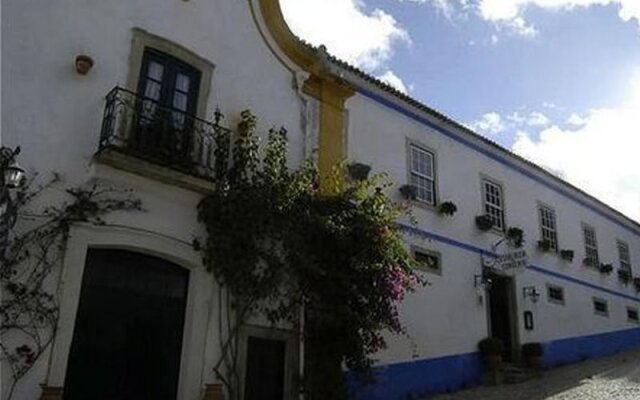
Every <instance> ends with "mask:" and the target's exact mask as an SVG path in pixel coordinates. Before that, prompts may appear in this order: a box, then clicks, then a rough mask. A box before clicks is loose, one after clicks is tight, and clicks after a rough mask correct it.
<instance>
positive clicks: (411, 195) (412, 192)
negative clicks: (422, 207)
mask: <svg viewBox="0 0 640 400" xmlns="http://www.w3.org/2000/svg"><path fill="white" fill-rule="evenodd" d="M398 190H399V191H400V194H402V196H403V197H404V198H405V199H407V200H415V199H416V195H417V194H418V189H417V188H416V187H415V186H413V185H409V184H406V185H402V186H400V189H398Z"/></svg>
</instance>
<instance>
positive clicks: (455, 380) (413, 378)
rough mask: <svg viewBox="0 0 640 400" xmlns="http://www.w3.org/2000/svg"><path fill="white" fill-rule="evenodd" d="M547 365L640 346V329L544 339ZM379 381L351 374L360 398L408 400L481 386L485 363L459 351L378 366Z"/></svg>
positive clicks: (601, 355) (562, 363)
mask: <svg viewBox="0 0 640 400" xmlns="http://www.w3.org/2000/svg"><path fill="white" fill-rule="evenodd" d="M543 346H544V349H545V351H544V366H545V367H546V368H549V367H556V366H560V365H564V364H569V363H573V362H578V361H583V360H586V359H589V358H597V357H604V356H608V355H611V354H616V353H619V352H622V351H627V350H631V349H634V348H637V347H638V346H640V328H634V329H625V330H621V331H615V332H607V333H599V334H595V335H586V336H576V337H571V338H566V339H559V340H552V341H549V342H544V343H543ZM374 371H375V375H376V378H377V380H376V382H375V383H374V384H371V385H368V386H367V385H363V384H358V383H356V382H355V379H354V378H353V377H352V376H349V375H348V379H349V383H350V388H351V389H352V391H353V393H354V395H355V398H356V399H357V400H405V399H419V398H423V397H425V396H428V395H431V394H436V393H445V392H451V391H455V390H460V389H464V388H466V387H469V386H474V385H478V384H479V383H480V381H481V377H482V371H483V365H482V359H481V356H480V354H479V353H467V354H457V355H452V356H446V357H439V358H431V359H426V360H418V361H408V362H402V363H396V364H388V365H382V366H379V367H376V368H374Z"/></svg>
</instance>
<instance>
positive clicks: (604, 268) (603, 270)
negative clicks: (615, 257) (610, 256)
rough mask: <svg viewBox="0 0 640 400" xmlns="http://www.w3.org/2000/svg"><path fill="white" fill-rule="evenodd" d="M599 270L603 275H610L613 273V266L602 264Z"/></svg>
mask: <svg viewBox="0 0 640 400" xmlns="http://www.w3.org/2000/svg"><path fill="white" fill-rule="evenodd" d="M599 270H600V273H601V274H607V275H609V274H610V273H611V272H613V265H611V264H604V263H602V264H600V268H599Z"/></svg>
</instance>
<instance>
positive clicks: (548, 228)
mask: <svg viewBox="0 0 640 400" xmlns="http://www.w3.org/2000/svg"><path fill="white" fill-rule="evenodd" d="M538 214H539V215H540V233H541V236H542V237H541V239H542V240H543V241H544V242H547V243H549V250H552V251H558V233H557V231H556V212H555V211H554V210H553V209H552V208H549V207H546V206H540V207H539V208H538Z"/></svg>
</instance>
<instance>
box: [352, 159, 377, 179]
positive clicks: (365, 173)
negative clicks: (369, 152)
mask: <svg viewBox="0 0 640 400" xmlns="http://www.w3.org/2000/svg"><path fill="white" fill-rule="evenodd" d="M370 171H371V166H370V165H367V164H363V163H359V162H353V163H350V164H349V165H347V172H348V173H349V177H350V178H351V179H353V180H354V181H364V180H366V179H367V178H368V177H369V172H370Z"/></svg>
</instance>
